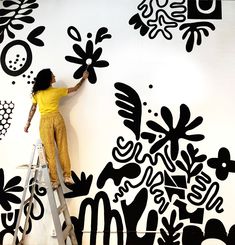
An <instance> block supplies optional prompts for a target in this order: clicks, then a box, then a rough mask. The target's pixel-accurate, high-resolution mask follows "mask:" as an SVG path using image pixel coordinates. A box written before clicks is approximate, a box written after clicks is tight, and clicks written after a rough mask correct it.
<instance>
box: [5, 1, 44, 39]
mask: <svg viewBox="0 0 235 245" xmlns="http://www.w3.org/2000/svg"><path fill="white" fill-rule="evenodd" d="M35 2H36V0H20V1H17V0H7V1H3V6H4V7H5V8H6V9H0V43H2V41H3V40H4V32H6V33H7V35H8V36H9V37H10V38H15V34H14V33H13V32H12V30H11V29H14V30H22V29H23V28H24V25H23V24H22V23H21V22H23V23H28V24H31V23H33V22H34V18H33V17H32V16H29V15H30V14H31V13H32V12H33V9H36V8H38V6H39V5H38V4H37V3H35Z"/></svg>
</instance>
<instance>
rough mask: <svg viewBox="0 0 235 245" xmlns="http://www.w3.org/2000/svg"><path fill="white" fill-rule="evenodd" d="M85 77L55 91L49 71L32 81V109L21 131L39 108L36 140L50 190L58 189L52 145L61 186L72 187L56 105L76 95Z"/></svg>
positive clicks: (65, 138) (27, 125)
mask: <svg viewBox="0 0 235 245" xmlns="http://www.w3.org/2000/svg"><path fill="white" fill-rule="evenodd" d="M88 76H89V73H88V72H87V71H85V72H84V73H83V76H82V79H81V80H80V82H78V83H77V84H76V85H75V86H74V87H71V88H55V87H53V86H52V84H53V83H55V82H56V81H55V76H54V74H53V73H52V72H51V70H50V69H43V70H41V71H40V72H39V73H38V74H37V77H36V78H35V83H34V86H33V89H32V106H31V109H30V111H29V116H28V121H27V123H26V125H25V127H24V131H25V132H28V129H29V127H30V123H31V120H32V118H33V116H34V113H35V111H36V109H37V105H38V106H39V111H40V115H41V118H40V126H39V131H40V137H41V140H42V143H43V145H44V148H45V153H46V158H47V162H48V166H49V170H50V178H51V183H52V187H53V188H54V189H55V188H57V187H58V176H57V171H56V158H55V143H56V145H57V148H58V154H59V160H60V164H61V167H62V170H63V176H64V183H65V184H67V185H71V184H73V180H72V178H71V166H70V159H69V154H68V145H67V135H66V127H65V124H64V120H63V117H62V116H61V114H60V112H59V101H60V99H61V97H63V96H66V95H68V94H69V93H72V92H75V91H77V90H78V89H79V88H80V86H81V85H82V83H83V82H84V81H85V80H86V79H87V78H88Z"/></svg>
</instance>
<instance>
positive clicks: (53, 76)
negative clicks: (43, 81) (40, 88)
mask: <svg viewBox="0 0 235 245" xmlns="http://www.w3.org/2000/svg"><path fill="white" fill-rule="evenodd" d="M55 82H56V81H55V75H54V74H53V73H52V74H51V83H55Z"/></svg>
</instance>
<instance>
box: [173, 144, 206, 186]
mask: <svg viewBox="0 0 235 245" xmlns="http://www.w3.org/2000/svg"><path fill="white" fill-rule="evenodd" d="M187 151H188V152H186V151H184V150H183V151H181V156H182V159H183V160H184V163H183V162H182V161H180V160H177V161H176V165H177V166H178V167H179V168H180V169H181V170H183V171H184V172H186V174H187V176H188V177H187V182H188V183H190V179H191V178H192V177H193V176H196V175H198V174H199V173H200V172H201V170H202V169H203V164H202V162H204V161H205V160H206V159H207V157H206V155H204V154H202V155H198V156H196V155H197V153H198V148H196V149H194V147H193V145H192V144H188V145H187ZM195 163H199V164H197V165H196V166H195Z"/></svg>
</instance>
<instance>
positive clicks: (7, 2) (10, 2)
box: [3, 1, 19, 8]
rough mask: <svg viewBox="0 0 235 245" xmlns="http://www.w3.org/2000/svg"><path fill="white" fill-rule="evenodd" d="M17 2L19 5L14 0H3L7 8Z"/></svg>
mask: <svg viewBox="0 0 235 245" xmlns="http://www.w3.org/2000/svg"><path fill="white" fill-rule="evenodd" d="M16 4H17V5H19V4H18V3H16V2H14V1H3V6H4V7H5V8H8V7H10V6H12V5H16Z"/></svg>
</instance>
